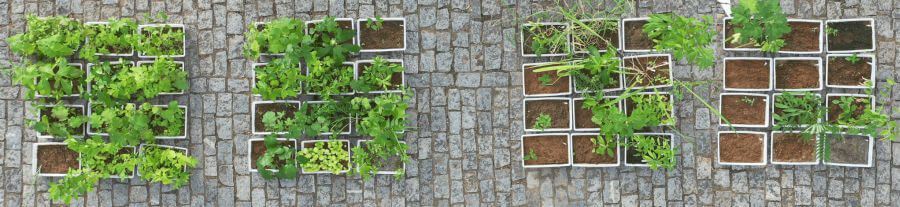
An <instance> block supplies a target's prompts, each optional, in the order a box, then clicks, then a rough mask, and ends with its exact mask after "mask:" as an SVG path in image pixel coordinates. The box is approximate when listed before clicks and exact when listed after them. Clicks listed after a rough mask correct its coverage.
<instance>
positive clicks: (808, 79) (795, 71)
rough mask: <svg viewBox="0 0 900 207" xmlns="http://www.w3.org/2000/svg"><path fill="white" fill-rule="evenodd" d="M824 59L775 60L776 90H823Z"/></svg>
mask: <svg viewBox="0 0 900 207" xmlns="http://www.w3.org/2000/svg"><path fill="white" fill-rule="evenodd" d="M822 85H824V84H822V58H820V57H785V58H775V90H784V91H814V90H822Z"/></svg>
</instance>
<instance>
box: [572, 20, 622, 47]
mask: <svg viewBox="0 0 900 207" xmlns="http://www.w3.org/2000/svg"><path fill="white" fill-rule="evenodd" d="M584 23H585V24H586V25H588V27H590V28H591V30H594V32H596V33H597V34H599V35H600V36H596V35H594V34H593V33H591V32H590V31H588V30H586V29H583V28H581V27H580V26H578V27H575V28H576V29H575V30H577V31H576V32H575V33H574V34H576V35H577V36H573V37H572V41H573V42H574V44H575V45H574V47H575V49H576V50H577V51H584V52H587V51H588V48H589V47H588V46H594V47H596V48H597V50H607V49H609V46H610V45H612V46H613V47H616V48H621V47H619V25H618V22H617V21H609V20H593V21H585V22H584ZM604 24H613V25H615V26H614V29H612V30H609V29H604V28H606V27H605V25H604ZM604 40H606V41H604ZM607 41H608V42H609V43H607Z"/></svg>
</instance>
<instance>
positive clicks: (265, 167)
mask: <svg viewBox="0 0 900 207" xmlns="http://www.w3.org/2000/svg"><path fill="white" fill-rule="evenodd" d="M276 136H277V135H274V134H269V135H266V138H265V140H264V142H265V145H266V153H265V154H263V156H260V157H259V158H258V159H257V160H256V170H257V171H259V174H260V175H261V176H262V177H263V178H264V179H267V180H268V179H274V178H275V177H278V178H287V179H291V178H295V177H297V172H298V171H300V170H299V169H298V168H297V162H298V159H300V160H299V161H300V163H301V164H302V163H306V162H307V160H306V159H305V158H303V157H299V158H295V157H294V156H295V155H297V150H296V149H294V148H291V147H287V146H284V145H281V143H279V142H278V140H277V139H276V138H275V137H276ZM269 169H278V172H273V171H272V170H269Z"/></svg>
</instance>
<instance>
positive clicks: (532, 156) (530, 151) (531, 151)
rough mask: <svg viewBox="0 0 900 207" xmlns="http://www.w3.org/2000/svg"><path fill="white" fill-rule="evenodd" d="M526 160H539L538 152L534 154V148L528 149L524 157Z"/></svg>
mask: <svg viewBox="0 0 900 207" xmlns="http://www.w3.org/2000/svg"><path fill="white" fill-rule="evenodd" d="M523 159H524V160H538V157H537V155H536V154H534V149H528V154H527V155H525V157H523Z"/></svg>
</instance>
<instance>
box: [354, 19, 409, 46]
mask: <svg viewBox="0 0 900 207" xmlns="http://www.w3.org/2000/svg"><path fill="white" fill-rule="evenodd" d="M365 25H366V24H365V23H362V24H360V26H362V28H359V29H360V36H362V38H361V39H360V41H361V43H362V48H363V49H394V48H403V41H404V38H405V37H404V36H403V32H405V31H404V30H405V29H404V28H403V21H399V20H384V22H382V24H381V25H382V28H381V29H379V30H373V29H369V27H366V26H365Z"/></svg>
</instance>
